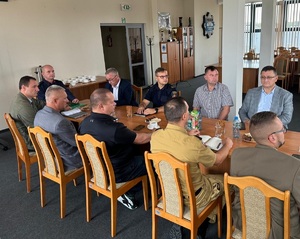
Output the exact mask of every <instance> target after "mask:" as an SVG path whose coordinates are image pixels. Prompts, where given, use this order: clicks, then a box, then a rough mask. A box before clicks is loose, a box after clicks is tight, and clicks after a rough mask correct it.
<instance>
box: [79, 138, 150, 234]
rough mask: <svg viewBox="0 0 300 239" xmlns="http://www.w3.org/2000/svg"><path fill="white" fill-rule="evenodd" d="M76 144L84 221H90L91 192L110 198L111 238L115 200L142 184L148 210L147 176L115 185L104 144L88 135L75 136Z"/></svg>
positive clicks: (115, 220) (114, 227)
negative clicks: (81, 173) (81, 169)
mask: <svg viewBox="0 0 300 239" xmlns="http://www.w3.org/2000/svg"><path fill="white" fill-rule="evenodd" d="M75 138H76V143H77V147H78V149H79V152H80V154H81V158H82V161H83V166H84V172H85V189H86V220H87V222H89V221H90V220H91V203H92V198H91V191H92V190H94V191H96V192H97V194H98V193H100V194H103V195H104V196H106V197H108V198H110V201H111V236H112V237H114V236H115V235H116V227H117V199H118V197H119V196H121V195H123V194H124V193H126V192H127V191H128V190H129V189H131V188H132V187H134V186H135V185H137V184H138V183H139V182H142V185H143V195H144V208H145V211H147V210H148V178H147V175H144V176H141V177H138V178H135V179H133V180H131V181H128V182H122V183H116V180H115V174H114V170H113V167H112V164H111V161H110V158H109V156H108V153H107V150H106V146H105V142H99V141H98V140H96V139H95V138H94V137H93V136H91V135H89V134H85V135H78V134H76V136H75Z"/></svg>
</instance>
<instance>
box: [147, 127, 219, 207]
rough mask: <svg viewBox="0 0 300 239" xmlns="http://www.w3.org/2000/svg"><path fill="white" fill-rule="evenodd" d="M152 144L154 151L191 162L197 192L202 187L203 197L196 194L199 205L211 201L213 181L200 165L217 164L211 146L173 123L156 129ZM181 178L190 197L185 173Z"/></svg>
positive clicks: (185, 191) (186, 194)
mask: <svg viewBox="0 0 300 239" xmlns="http://www.w3.org/2000/svg"><path fill="white" fill-rule="evenodd" d="M150 144H151V152H152V153H158V152H165V153H168V154H171V155H172V156H173V157H175V158H177V159H178V160H180V161H183V162H187V163H188V164H189V166H190V172H191V178H192V182H193V185H194V190H195V192H196V191H197V190H198V189H200V188H202V190H201V192H202V193H201V199H200V197H199V198H198V197H197V196H196V204H197V205H206V204H207V203H208V202H209V201H211V195H212V194H213V189H212V182H211V181H210V179H209V178H208V177H207V176H205V175H202V173H201V170H200V166H199V163H201V164H203V165H204V166H205V167H211V166H213V165H214V164H215V161H216V155H215V153H214V152H213V151H211V149H210V148H208V147H206V146H204V145H203V144H202V141H201V140H200V139H199V138H198V137H196V136H190V135H188V133H187V132H186V130H185V129H184V128H182V127H179V126H176V125H173V124H168V125H167V127H166V128H165V129H161V130H157V131H155V132H154V133H153V134H152V136H151V141H150ZM180 180H181V183H182V187H183V192H184V196H185V197H188V193H187V189H186V186H185V183H184V176H183V175H180ZM200 200H201V201H200Z"/></svg>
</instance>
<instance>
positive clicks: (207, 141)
mask: <svg viewBox="0 0 300 239" xmlns="http://www.w3.org/2000/svg"><path fill="white" fill-rule="evenodd" d="M200 137H201V138H202V143H203V144H204V145H206V146H207V147H209V148H211V149H212V150H215V151H218V150H220V149H221V148H222V147H223V144H222V139H220V138H218V137H211V136H209V135H201V136H200Z"/></svg>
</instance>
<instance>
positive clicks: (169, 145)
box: [150, 97, 233, 238]
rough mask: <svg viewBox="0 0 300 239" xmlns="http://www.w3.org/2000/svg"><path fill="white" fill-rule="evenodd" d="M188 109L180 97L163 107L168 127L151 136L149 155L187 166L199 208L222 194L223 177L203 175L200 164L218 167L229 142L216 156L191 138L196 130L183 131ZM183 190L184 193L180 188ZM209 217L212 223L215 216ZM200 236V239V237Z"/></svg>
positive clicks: (228, 146) (227, 139)
mask: <svg viewBox="0 0 300 239" xmlns="http://www.w3.org/2000/svg"><path fill="white" fill-rule="evenodd" d="M188 109H189V106H188V104H187V102H186V101H185V100H184V99H183V98H181V97H177V98H173V99H171V100H170V101H168V102H167V103H166V104H165V105H164V112H165V116H166V119H167V121H168V125H167V127H166V128H165V129H161V130H157V131H155V132H154V133H153V134H152V137H151V142H150V144H151V152H152V153H158V152H166V153H169V154H171V155H172V156H174V157H175V158H177V159H178V160H180V161H183V162H187V163H188V164H189V165H190V172H191V178H192V181H193V185H194V190H195V197H196V205H197V207H198V208H201V207H203V206H205V205H207V204H208V203H209V202H211V201H212V200H215V199H216V198H217V197H218V196H219V195H222V194H223V188H224V187H223V175H203V174H202V173H201V170H200V163H201V164H202V165H204V166H205V167H211V166H213V165H219V164H221V163H222V162H223V161H224V159H226V157H227V155H228V152H229V150H230V149H231V147H232V145H233V143H232V140H231V139H229V138H226V139H225V140H224V142H223V147H222V148H221V149H220V150H219V151H218V152H217V153H214V152H213V151H212V150H211V149H210V148H208V147H206V146H204V145H203V144H202V141H201V140H200V139H199V138H198V137H195V135H197V134H199V131H198V130H191V131H190V132H187V131H186V129H185V126H186V123H187V121H188V119H189V111H188ZM182 185H184V183H183V184H182ZM183 191H184V192H186V191H187V190H184V189H183ZM185 196H188V195H185ZM184 203H185V204H188V200H184ZM209 217H210V218H211V219H213V220H214V219H215V214H214V215H210V216H209ZM204 234H205V233H204ZM201 236H202V238H204V237H203V235H201Z"/></svg>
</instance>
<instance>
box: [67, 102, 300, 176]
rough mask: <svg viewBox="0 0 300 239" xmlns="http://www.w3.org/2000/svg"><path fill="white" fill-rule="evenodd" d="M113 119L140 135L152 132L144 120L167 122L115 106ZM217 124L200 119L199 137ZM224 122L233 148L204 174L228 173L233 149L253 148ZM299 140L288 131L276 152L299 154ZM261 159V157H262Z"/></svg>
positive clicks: (211, 132)
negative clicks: (139, 128)
mask: <svg viewBox="0 0 300 239" xmlns="http://www.w3.org/2000/svg"><path fill="white" fill-rule="evenodd" d="M80 102H81V103H82V104H86V105H89V100H83V101H80ZM136 110H137V107H134V106H133V112H136ZM89 114H90V110H89V111H88V112H87V115H86V116H88V115H89ZM86 116H83V117H81V118H77V119H73V118H70V117H66V118H68V119H69V120H71V121H72V122H74V123H75V124H80V123H81V122H82V121H83V119H84V118H85V117H86ZM115 117H116V118H117V119H118V121H119V122H122V123H123V124H124V125H126V126H127V127H128V128H129V129H130V130H134V128H135V127H137V126H138V125H143V126H145V127H144V128H142V129H141V130H139V131H136V132H142V133H150V132H153V130H149V129H148V128H147V125H148V123H146V119H150V118H152V117H157V118H159V119H161V121H160V122H159V123H158V125H159V126H160V128H161V129H164V128H165V127H166V126H167V121H166V118H165V115H164V113H157V114H153V115H149V116H144V117H143V116H135V115H133V116H132V117H127V113H126V106H117V107H116V109H115ZM217 122H218V120H217V119H209V118H202V129H201V135H210V136H214V134H215V124H216V123H217ZM224 122H225V132H224V135H222V138H225V137H229V138H231V139H232V141H233V147H232V149H231V150H230V152H229V155H228V157H227V159H225V160H224V162H223V163H222V164H220V165H218V166H213V167H210V168H205V167H201V170H202V172H203V173H204V174H207V173H210V174H215V173H222V174H223V173H224V172H229V171H230V156H231V154H232V152H233V150H234V149H235V148H239V147H254V146H255V142H245V141H243V140H242V135H243V134H244V133H248V132H249V131H247V130H241V131H240V138H238V139H235V138H233V137H232V122H231V121H224ZM299 139H300V132H295V131H288V132H287V133H286V134H285V144H284V145H283V146H282V147H281V148H279V149H278V150H279V151H281V152H284V153H286V154H289V155H292V154H300V152H299V147H300V143H299ZM146 148H148V150H150V146H149V145H148V146H147V147H146ZM262 157H263V155H262Z"/></svg>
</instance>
